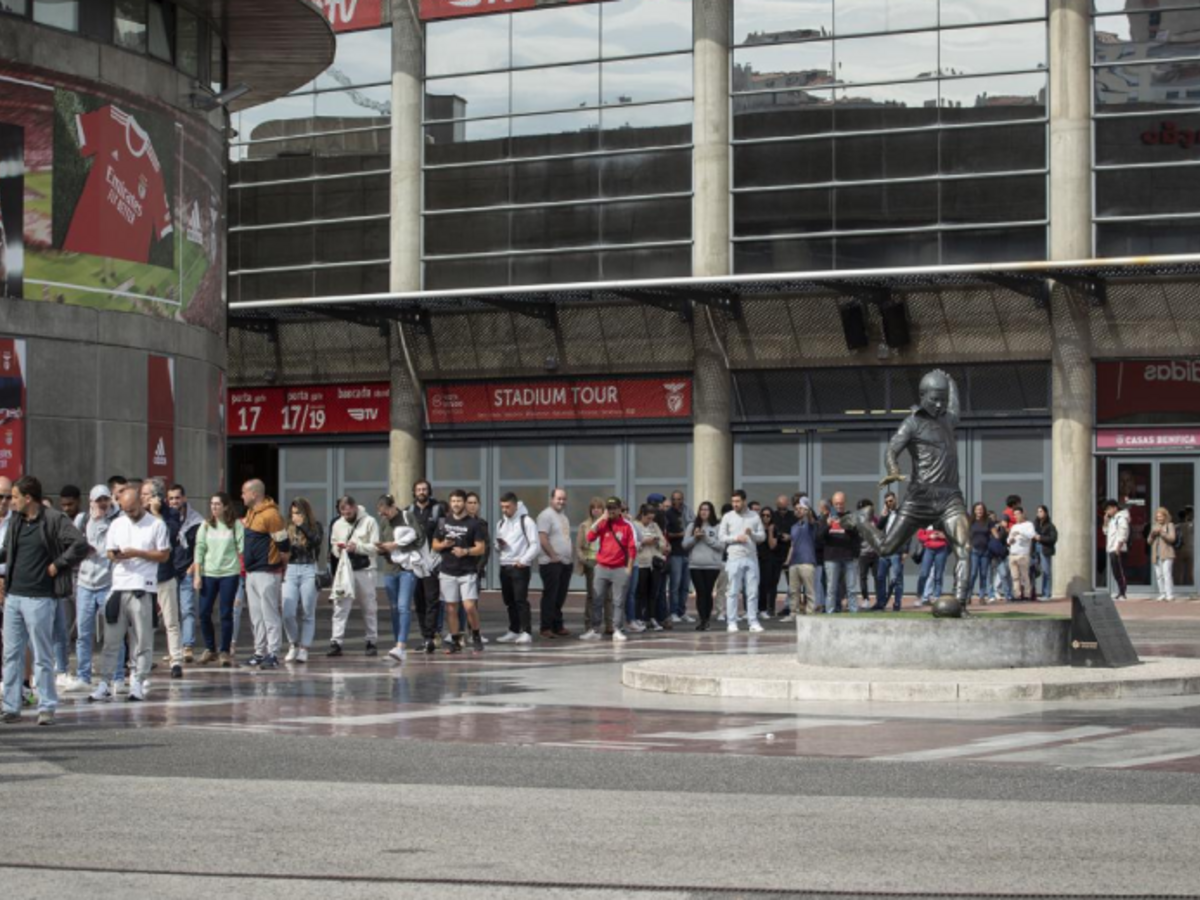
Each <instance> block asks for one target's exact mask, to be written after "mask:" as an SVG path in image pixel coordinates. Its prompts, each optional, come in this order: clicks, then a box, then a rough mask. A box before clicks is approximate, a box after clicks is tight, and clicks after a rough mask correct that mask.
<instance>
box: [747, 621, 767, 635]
mask: <svg viewBox="0 0 1200 900" xmlns="http://www.w3.org/2000/svg"><path fill="white" fill-rule="evenodd" d="M750 630H751V631H753V632H754V633H755V634H757V633H758V632H760V631H764V630H765V629H764V628H763V627H762V625H760V624H759V623H758V620H757V619H756V620H755V621H753V622H751V623H750Z"/></svg>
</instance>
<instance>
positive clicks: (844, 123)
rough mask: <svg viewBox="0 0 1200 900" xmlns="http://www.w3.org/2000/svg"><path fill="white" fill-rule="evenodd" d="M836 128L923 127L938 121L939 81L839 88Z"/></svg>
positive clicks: (854, 129)
mask: <svg viewBox="0 0 1200 900" xmlns="http://www.w3.org/2000/svg"><path fill="white" fill-rule="evenodd" d="M835 96H836V101H835V103H834V113H833V118H834V125H835V127H836V129H837V130H838V131H876V130H880V129H885V128H924V127H927V126H930V125H936V124H937V120H938V109H937V98H938V82H937V81H936V80H934V79H932V78H931V79H928V80H925V81H909V82H904V83H902V84H869V85H851V86H848V87H843V88H838V90H837V92H836V94H835Z"/></svg>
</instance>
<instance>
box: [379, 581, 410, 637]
mask: <svg viewBox="0 0 1200 900" xmlns="http://www.w3.org/2000/svg"><path fill="white" fill-rule="evenodd" d="M383 588H384V590H386V591H387V598H388V603H389V604H391V607H392V638H393V639H394V640H395V641H396V643H397V644H407V643H408V631H409V628H410V627H411V626H412V599H413V594H415V593H416V590H417V576H416V575H414V574H413V573H412V572H408V571H400V572H397V573H396V574H394V575H384V576H383Z"/></svg>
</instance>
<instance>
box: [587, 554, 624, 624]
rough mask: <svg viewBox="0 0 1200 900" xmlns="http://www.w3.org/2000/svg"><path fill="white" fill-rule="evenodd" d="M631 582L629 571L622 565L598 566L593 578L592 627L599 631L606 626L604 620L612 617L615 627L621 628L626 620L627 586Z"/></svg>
mask: <svg viewBox="0 0 1200 900" xmlns="http://www.w3.org/2000/svg"><path fill="white" fill-rule="evenodd" d="M628 584H629V571H628V570H627V569H625V567H624V566H622V567H621V568H619V569H610V568H609V567H608V566H601V565H597V566H596V574H595V576H594V577H593V579H592V590H593V595H592V621H591V623H590V625H591V628H592V629H593V630H594V631H599V630H600V629H601V628H603V627H604V620H605V619H606V618H611V620H612V623H613V629H614V630H618V629H620V627H621V625H622V623H623V622H624V621H625V588H626V587H627V586H628Z"/></svg>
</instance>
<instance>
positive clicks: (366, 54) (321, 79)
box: [317, 27, 392, 88]
mask: <svg viewBox="0 0 1200 900" xmlns="http://www.w3.org/2000/svg"><path fill="white" fill-rule="evenodd" d="M341 79H345V81H344V82H343V81H342V80H341ZM391 79H392V29H391V28H390V27H388V28H376V29H373V30H371V31H358V32H352V33H349V34H339V35H338V36H337V55H336V56H334V59H333V65H332V66H330V67H329V68H328V69H326V70H325V71H324V72H322V73H321V74H320V75H318V76H317V87H318V88H335V87H349V86H351V85H358V84H383V83H385V82H389V81H391Z"/></svg>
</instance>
